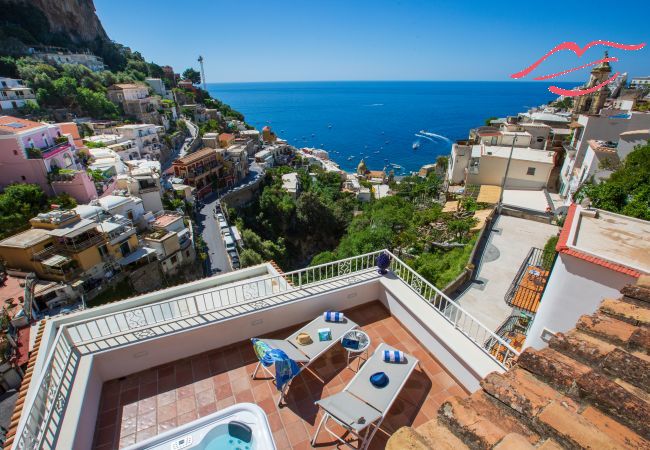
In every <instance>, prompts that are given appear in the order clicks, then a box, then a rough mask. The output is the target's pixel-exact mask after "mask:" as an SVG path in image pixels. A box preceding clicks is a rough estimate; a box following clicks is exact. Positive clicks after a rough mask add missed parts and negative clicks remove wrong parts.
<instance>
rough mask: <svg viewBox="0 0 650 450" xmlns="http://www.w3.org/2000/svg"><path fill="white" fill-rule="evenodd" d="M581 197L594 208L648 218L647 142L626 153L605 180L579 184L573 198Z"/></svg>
mask: <svg viewBox="0 0 650 450" xmlns="http://www.w3.org/2000/svg"><path fill="white" fill-rule="evenodd" d="M585 197H589V198H590V199H591V202H592V204H593V206H595V207H596V208H601V209H605V210H607V211H612V212H615V213H620V214H624V215H626V216H630V217H636V218H638V219H643V220H650V143H647V144H645V145H642V146H639V147H637V148H636V149H634V150H633V151H632V152H631V153H630V154H629V155H627V157H626V158H625V160H624V161H623V163H622V164H621V166H620V167H619V168H618V169H617V170H616V171H614V172H613V173H612V175H611V176H610V177H609V179H607V180H605V181H602V182H600V183H593V182H591V183H587V184H585V185H583V186H582V187H581V188H580V189H579V191H578V193H577V194H576V200H577V201H582V199H584V198H585Z"/></svg>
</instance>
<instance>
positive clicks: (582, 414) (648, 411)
mask: <svg viewBox="0 0 650 450" xmlns="http://www.w3.org/2000/svg"><path fill="white" fill-rule="evenodd" d="M621 293H622V297H621V298H620V299H606V300H604V301H603V302H602V304H601V305H600V307H599V309H598V311H596V312H595V313H594V314H591V315H585V316H582V317H581V318H580V319H579V321H578V323H577V325H576V328H575V329H573V330H571V331H569V332H567V333H558V334H557V335H556V336H555V337H553V338H552V339H551V341H550V342H549V347H547V348H545V349H543V350H535V349H532V348H529V349H527V350H526V351H524V352H523V353H522V354H521V355H520V356H519V358H518V360H517V362H516V364H515V366H514V367H513V368H512V369H510V370H508V371H507V372H505V373H502V374H500V373H496V372H494V373H491V374H490V375H488V376H487V377H485V378H484V379H483V380H482V381H481V387H482V389H480V390H478V391H476V392H474V393H473V394H471V395H470V396H468V397H465V398H460V397H450V398H448V399H447V400H445V401H444V402H443V403H442V405H441V406H440V408H439V409H438V416H437V418H436V419H433V420H431V421H429V422H427V423H425V424H423V425H420V426H419V427H417V428H410V427H404V428H401V429H400V430H398V431H397V432H396V433H394V434H393V436H392V437H391V438H390V440H389V441H388V444H387V447H386V448H387V449H391V450H397V449H407V450H424V449H449V450H452V449H453V450H458V449H463V448H471V449H500V450H505V449H532V448H536V449H559V448H569V449H578V448H593V449H615V448H616V449H619V448H630V449H632V448H634V449H638V448H645V449H649V448H650V427H649V426H648V424H650V278H649V277H645V276H642V277H641V278H640V279H639V283H637V284H636V285H634V286H626V287H625V288H623V289H622V290H621Z"/></svg>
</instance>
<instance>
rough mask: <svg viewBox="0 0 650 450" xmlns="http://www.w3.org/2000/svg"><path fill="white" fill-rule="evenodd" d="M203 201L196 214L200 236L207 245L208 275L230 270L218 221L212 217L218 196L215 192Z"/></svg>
mask: <svg viewBox="0 0 650 450" xmlns="http://www.w3.org/2000/svg"><path fill="white" fill-rule="evenodd" d="M204 200H205V203H204V204H203V206H202V207H201V210H200V211H199V213H198V214H197V220H196V221H197V223H198V224H199V226H200V227H201V236H203V240H204V241H205V244H206V246H207V247H208V258H209V263H208V268H207V269H208V275H215V274H217V273H226V272H230V271H231V270H232V267H231V266H230V259H229V258H228V253H227V252H226V247H225V245H224V243H223V239H221V230H220V229H219V223H218V222H217V219H215V217H214V207H215V205H216V204H217V200H218V197H217V196H216V195H215V194H212V195H210V196H209V197H206V198H205V199H204Z"/></svg>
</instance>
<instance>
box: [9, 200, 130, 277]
mask: <svg viewBox="0 0 650 450" xmlns="http://www.w3.org/2000/svg"><path fill="white" fill-rule="evenodd" d="M29 222H30V224H31V225H32V228H31V229H29V230H27V231H24V232H22V233H18V234H16V235H14V236H11V237H9V238H7V239H4V240H3V241H0V258H2V259H3V260H4V261H5V265H6V267H7V268H10V269H17V270H20V271H23V272H35V273H36V274H37V276H38V277H39V278H43V279H46V280H54V281H66V282H70V281H73V280H77V279H80V278H81V277H82V276H83V277H84V278H88V277H93V278H98V277H102V276H104V274H105V273H106V272H107V271H109V270H116V269H118V268H119V266H120V265H123V264H122V262H123V261H124V260H125V259H126V257H127V256H129V255H131V254H132V253H133V252H134V251H135V250H136V249H137V248H138V237H137V235H136V233H135V228H133V226H132V224H131V222H130V221H129V220H128V219H125V218H121V217H111V218H109V219H107V220H105V221H102V222H99V223H98V222H96V221H93V220H89V219H83V218H81V217H80V216H79V214H77V213H76V212H75V211H64V210H54V211H50V212H48V213H43V214H39V215H38V216H36V217H34V218H32V219H30V221H29Z"/></svg>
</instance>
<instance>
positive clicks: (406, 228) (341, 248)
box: [311, 175, 477, 288]
mask: <svg viewBox="0 0 650 450" xmlns="http://www.w3.org/2000/svg"><path fill="white" fill-rule="evenodd" d="M438 187H439V179H438V178H437V177H436V176H435V175H430V176H429V177H428V178H426V179H422V178H419V177H407V178H405V179H404V180H402V182H401V183H400V184H399V185H397V186H396V187H395V189H396V191H397V192H396V195H395V196H392V197H385V198H382V199H379V200H375V201H373V202H371V203H370V204H368V205H366V206H365V207H364V209H363V213H362V214H359V215H357V216H356V217H355V218H354V219H353V220H352V223H351V224H350V226H349V227H348V230H347V232H346V234H345V235H344V236H343V238H342V239H341V242H340V244H339V245H338V247H337V248H336V249H335V250H334V251H329V252H324V253H321V254H319V255H317V256H316V257H314V259H313V260H312V263H311V264H312V265H318V264H323V263H326V262H330V261H336V260H337V259H342V258H348V257H352V256H355V255H359V254H362V253H367V252H372V251H375V250H379V249H382V248H387V249H392V250H393V251H394V252H396V253H397V255H398V256H400V257H401V258H402V259H404V260H405V261H406V262H407V264H409V265H410V266H411V267H413V268H414V269H415V270H416V271H417V272H418V273H419V274H420V275H422V276H423V277H425V278H426V279H427V280H428V281H430V282H431V283H433V284H434V285H435V286H437V287H439V288H443V287H444V286H446V285H447V284H449V283H450V282H451V281H453V280H454V279H455V278H456V277H458V275H460V273H461V272H462V271H463V269H464V268H465V266H466V265H467V263H468V260H469V256H470V253H471V252H472V248H473V246H474V243H475V241H476V236H475V235H474V234H472V233H471V232H470V230H471V228H472V226H473V225H474V224H475V219H474V218H473V217H472V216H471V214H469V213H471V212H472V210H475V209H476V207H477V205H476V204H475V203H471V202H468V205H467V207H466V212H467V214H465V216H466V217H456V216H455V215H453V214H450V213H443V212H442V207H441V206H440V205H439V204H437V203H432V204H430V205H428V206H426V205H423V204H422V202H421V199H422V198H423V194H424V195H426V196H428V197H429V198H430V197H431V196H433V195H436V194H437V190H438ZM444 242H453V243H455V244H462V245H463V246H459V247H452V248H444V247H442V246H435V245H434V243H444Z"/></svg>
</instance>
